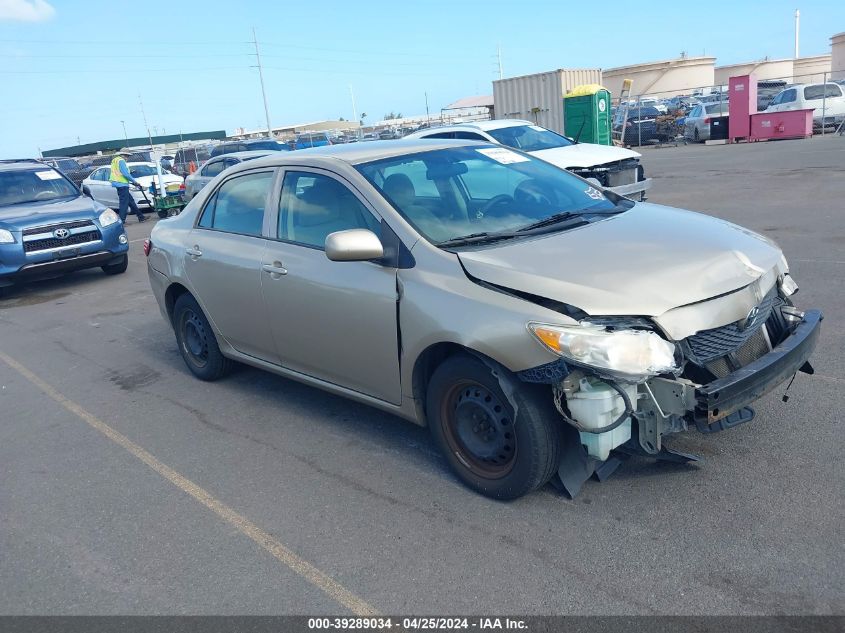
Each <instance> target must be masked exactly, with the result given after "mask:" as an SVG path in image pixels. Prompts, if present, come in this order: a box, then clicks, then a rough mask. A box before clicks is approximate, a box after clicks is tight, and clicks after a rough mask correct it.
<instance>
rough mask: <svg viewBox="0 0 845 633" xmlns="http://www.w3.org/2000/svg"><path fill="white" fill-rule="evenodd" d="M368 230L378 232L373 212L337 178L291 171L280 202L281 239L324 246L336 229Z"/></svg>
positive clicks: (279, 228) (286, 176)
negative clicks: (327, 238)
mask: <svg viewBox="0 0 845 633" xmlns="http://www.w3.org/2000/svg"><path fill="white" fill-rule="evenodd" d="M347 229H369V230H370V231H373V232H375V233H376V234H378V230H379V225H378V222H377V220H376V219H375V217H374V216H373V214H372V213H370V211H369V210H368V209H367V208H366V207H365V206H364V205H363V204H362V203H361V201H360V200H358V198H357V197H356V196H355V194H354V193H352V191H350V189H349V188H348V187H346V186H345V185H343V184H341V183H340V182H339V181H337V180H335V179H334V178H329V177H328V176H322V175H320V174H314V173H306V172H288V173H287V174H286V175H285V181H284V184H283V185H282V197H281V200H280V201H279V227H278V236H279V238H280V239H282V240H286V241H290V242H296V243H298V244H305V245H307V246H316V247H317V248H321V249H322V248H325V244H326V237H327V236H328V235H329V234H330V233H334V232H336V231H345V230H347Z"/></svg>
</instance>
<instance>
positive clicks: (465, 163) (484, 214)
mask: <svg viewBox="0 0 845 633" xmlns="http://www.w3.org/2000/svg"><path fill="white" fill-rule="evenodd" d="M357 169H358V171H360V172H361V174H363V176H364V177H365V178H366V179H367V180H368V181H370V182H371V183H372V184H373V185H374V186H375V187H376V188H377V189H378V190H379V191H380V192H381V193H382V194H383V195H384V197H385V198H386V199H387V200H388V201H389V202H390V203H391V204H392V205H393V207H394V208H395V209H396V210H397V211H398V212H399V213H401V214H402V215H403V216H404V217H405V218H406V219H407V220H408V221H409V222H410V223H411V224H412V225H413V226H415V227H416V228H417V229H418V230H419V231H420V233H422V235H424V236H425V237H426V238H427V239H428V240H429V241H431V242H433V243H435V244H440V243H443V242H447V241H459V240H460V238H465V237H469V236H471V237H474V238H480V239H485V237H493V238H499V237H507V238H511V237H517V236H519V233H518V232H519V231H520V230H522V231H525V230H530V229H533V228H534V226H533V225H536V224H537V223H543V224H544V225H545V223H546V221H549V222H553V220H550V218H560V219H561V220H563V219H568V218H570V217H583V216H585V215H590V214H593V213H613V212H619V211H623V210H625V209H628V208H630V205H631V204H633V203H631V202H630V201H626V200H624V199H619V198H617V197H615V196H614V197H613V200H611V199H609V198H608V197H607V195H606V194H605V193H603V192H601V191H599V190H598V189H596V188H594V187H592V186H591V185H590V184H589V183H587V182H584V181H583V180H581V179H580V178H577V177H576V176H573V175H572V174H570V173H569V172H567V171H565V170H563V169H559V168H557V167H555V166H553V165H551V164H549V163H547V162H545V161H542V160H540V159H537V158H533V157H530V156H526V155H524V154H520V153H517V152H514V151H513V150H510V149H508V148H505V147H501V146H495V145H489V146H482V147H478V146H475V147H455V148H449V149H441V150H434V151H428V152H421V153H419V154H412V155H405V156H399V157H395V158H388V159H383V160H379V161H374V162H371V163H365V164H362V165H358V166H357ZM609 195H611V196H612V195H613V194H609ZM616 201H619V202H618V203H617V202H616ZM558 226H559V228H563V224H560V225H558ZM494 234H495V235H494ZM509 234H510V235H509ZM523 234H528V233H523Z"/></svg>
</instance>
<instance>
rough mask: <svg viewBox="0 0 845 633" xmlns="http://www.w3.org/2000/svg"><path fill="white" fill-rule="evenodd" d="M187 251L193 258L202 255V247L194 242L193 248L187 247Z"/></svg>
mask: <svg viewBox="0 0 845 633" xmlns="http://www.w3.org/2000/svg"><path fill="white" fill-rule="evenodd" d="M185 252H186V253H187V254H188V255H190V256H191V259H196V258H197V257H202V251H201V250H200V247H199V246H197V245H196V244H194V247H193V248H186V249H185Z"/></svg>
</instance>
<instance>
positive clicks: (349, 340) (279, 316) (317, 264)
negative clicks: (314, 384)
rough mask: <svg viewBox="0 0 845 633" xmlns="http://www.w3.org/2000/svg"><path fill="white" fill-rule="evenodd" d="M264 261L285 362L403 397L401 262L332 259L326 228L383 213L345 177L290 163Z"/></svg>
mask: <svg viewBox="0 0 845 633" xmlns="http://www.w3.org/2000/svg"><path fill="white" fill-rule="evenodd" d="M274 224H275V225H274V227H273V228H272V231H273V236H274V237H275V238H276V239H275V240H274V241H270V242H268V245H267V249H266V251H265V254H264V260H263V262H262V264H263V266H262V267H263V269H264V272H262V276H261V285H262V288H263V291H264V298H265V301H266V305H267V315H268V320H269V322H270V325H271V327H272V330H273V337H274V339H275V342H276V349H277V350H278V356H279V359H280V362H281V364H282V365H283V366H285V367H288V368H290V369H292V370H295V371H298V372H300V373H303V374H307V375H309V376H313V377H315V378H320V379H322V380H325V381H328V382H331V383H334V384H336V385H340V386H342V387H346V388H348V389H352V390H354V391H358V392H360V393H363V394H366V395H368V396H372V397H374V398H378V399H380V400H384V401H387V402H392V403H394V404H399V402H400V401H401V390H400V381H399V344H398V332H397V327H398V326H397V302H398V294H397V290H396V269H395V268H392V267H388V266H384V265H382V264H381V263H377V262H372V261H366V262H333V261H330V260H329V259H328V258H327V257H326V254H325V250H324V247H325V240H326V236H327V235H329V234H330V233H333V232H335V231H342V230H346V229H354V228H365V229H369V230H372V231H373V232H375V233H376V234H377V235H378V234H379V233H380V230H381V228H380V220H379V218H377V217H376V215H375V214H374V213H373V212H372V210H371V209H370V207H369V205H368V204H366V203H365V200H364V198H363V197H362V196H360V194H359V193H358V192H357V191H355V190H354V189H353V188H351V187H350V186H349V183H347V182H346V181H344V180H341V179H340V178H338V177H336V176H335V175H333V174H331V173H329V172H326V171H323V170H318V169H308V168H296V169H291V170H288V171H287V172H286V173H285V175H284V179H283V185H282V190H281V196H280V203H279V206H278V213H277V214H276V221H275V223H274Z"/></svg>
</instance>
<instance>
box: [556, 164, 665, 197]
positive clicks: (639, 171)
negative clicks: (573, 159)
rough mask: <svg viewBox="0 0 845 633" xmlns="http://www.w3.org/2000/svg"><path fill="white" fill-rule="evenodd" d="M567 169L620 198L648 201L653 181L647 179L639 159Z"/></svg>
mask: <svg viewBox="0 0 845 633" xmlns="http://www.w3.org/2000/svg"><path fill="white" fill-rule="evenodd" d="M567 169H568V170H569V171H571V172H572V173H573V174H577V175H578V176H581V178H585V179H587V180H594V181H595V182H597V183H598V184H599V185H601V186H602V187H604V188H605V189H609V190H610V191H612V192H614V193H616V194H618V195H620V196H628V197H633V198H634V199H637V200H640V201H645V200H646V191H647V190H648V189H649V188H650V187H651V179H649V178H646V176H645V170H644V168H643V166H642V164H641V163H640V160H639V159H638V158H626V159H623V160H620V161H614V162H611V163H605V164H602V165H593V166H591V167H568V168H567Z"/></svg>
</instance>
